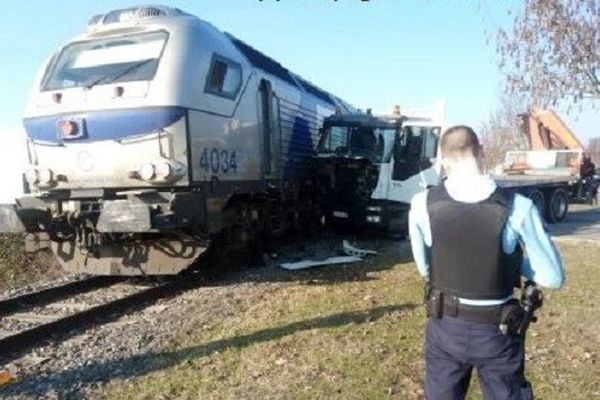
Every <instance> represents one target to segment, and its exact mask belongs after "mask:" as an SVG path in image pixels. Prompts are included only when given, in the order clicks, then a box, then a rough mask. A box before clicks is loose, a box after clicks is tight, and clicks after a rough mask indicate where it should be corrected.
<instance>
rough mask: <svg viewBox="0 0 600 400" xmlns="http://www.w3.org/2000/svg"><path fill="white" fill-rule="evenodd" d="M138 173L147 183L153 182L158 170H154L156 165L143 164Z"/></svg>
mask: <svg viewBox="0 0 600 400" xmlns="http://www.w3.org/2000/svg"><path fill="white" fill-rule="evenodd" d="M138 173H139V174H140V178H142V179H143V180H145V181H151V180H152V179H154V178H155V177H156V169H155V168H154V164H152V163H145V164H142V166H141V167H140V169H139V171H138Z"/></svg>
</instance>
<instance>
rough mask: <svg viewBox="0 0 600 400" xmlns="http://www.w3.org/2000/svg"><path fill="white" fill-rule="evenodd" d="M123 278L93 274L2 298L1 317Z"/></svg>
mask: <svg viewBox="0 0 600 400" xmlns="http://www.w3.org/2000/svg"><path fill="white" fill-rule="evenodd" d="M119 280H122V278H121V277H113V276H92V277H88V278H84V279H81V280H78V281H73V282H68V283H65V284H64V285H60V286H55V287H50V288H47V289H42V290H38V291H35V292H31V293H25V294H22V295H18V296H15V297H9V298H7V299H2V300H0V318H1V317H4V316H7V315H10V314H14V313H16V312H19V311H23V310H25V309H29V308H33V307H38V306H45V305H48V304H50V303H54V302H56V301H59V300H63V299H65V298H68V297H73V296H76V295H78V294H82V293H86V292H90V291H92V290H95V289H100V288H103V287H106V286H110V285H113V284H114V283H116V282H118V281H119Z"/></svg>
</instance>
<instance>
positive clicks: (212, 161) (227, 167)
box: [199, 147, 237, 174]
mask: <svg viewBox="0 0 600 400" xmlns="http://www.w3.org/2000/svg"><path fill="white" fill-rule="evenodd" d="M199 166H200V168H202V169H203V170H204V171H206V172H209V171H210V172H212V173H213V174H217V173H219V172H222V173H224V174H228V173H230V172H231V173H234V174H235V173H236V172H237V160H236V156H235V150H233V151H229V150H225V149H217V148H216V147H213V148H211V149H209V148H206V147H205V148H204V150H202V154H201V155H200V163H199Z"/></svg>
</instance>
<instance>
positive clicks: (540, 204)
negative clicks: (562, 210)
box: [527, 189, 546, 215]
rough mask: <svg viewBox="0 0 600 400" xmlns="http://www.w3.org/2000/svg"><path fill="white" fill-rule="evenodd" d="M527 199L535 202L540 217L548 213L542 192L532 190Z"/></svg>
mask: <svg viewBox="0 0 600 400" xmlns="http://www.w3.org/2000/svg"><path fill="white" fill-rule="evenodd" d="M527 197H529V198H530V199H531V201H533V204H534V205H535V206H536V207H537V209H538V211H539V213H540V215H544V214H545V213H546V212H545V211H546V198H545V197H544V193H542V191H541V190H539V189H531V190H530V191H529V192H527Z"/></svg>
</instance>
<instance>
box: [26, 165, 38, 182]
mask: <svg viewBox="0 0 600 400" xmlns="http://www.w3.org/2000/svg"><path fill="white" fill-rule="evenodd" d="M25 180H26V181H27V183H29V184H30V185H37V183H38V182H39V181H40V178H39V176H38V171H37V169H33V168H32V169H29V170H27V172H25Z"/></svg>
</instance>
